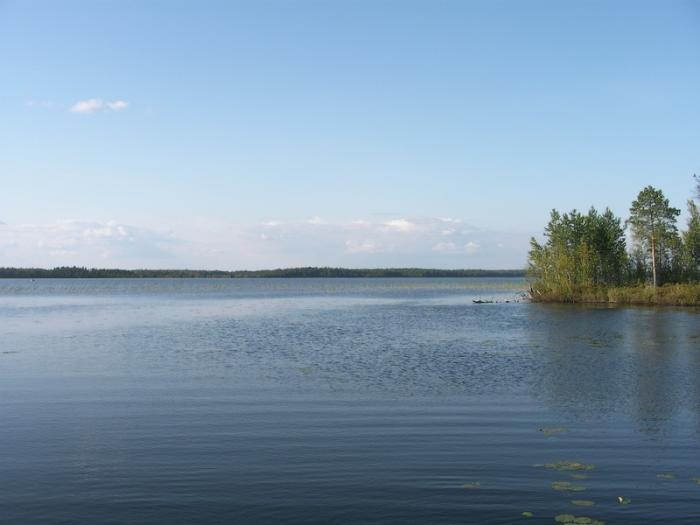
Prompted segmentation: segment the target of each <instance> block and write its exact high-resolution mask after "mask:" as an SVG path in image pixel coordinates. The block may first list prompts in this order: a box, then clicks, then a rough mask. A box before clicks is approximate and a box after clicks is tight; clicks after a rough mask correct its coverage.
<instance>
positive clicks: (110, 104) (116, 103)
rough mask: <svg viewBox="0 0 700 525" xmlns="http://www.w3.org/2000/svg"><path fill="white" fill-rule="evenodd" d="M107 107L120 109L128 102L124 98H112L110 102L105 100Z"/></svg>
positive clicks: (127, 105) (125, 106)
mask: <svg viewBox="0 0 700 525" xmlns="http://www.w3.org/2000/svg"><path fill="white" fill-rule="evenodd" d="M107 107H108V108H109V109H111V110H112V111H122V110H124V109H126V108H127V107H129V103H128V102H126V101H125V100H113V101H112V102H107Z"/></svg>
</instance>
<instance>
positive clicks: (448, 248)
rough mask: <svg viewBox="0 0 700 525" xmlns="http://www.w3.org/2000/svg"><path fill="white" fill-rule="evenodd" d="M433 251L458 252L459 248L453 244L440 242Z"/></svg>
mask: <svg viewBox="0 0 700 525" xmlns="http://www.w3.org/2000/svg"><path fill="white" fill-rule="evenodd" d="M432 250H433V251H435V252H456V251H458V250H459V248H458V247H457V245H456V244H455V243H453V242H439V243H437V244H436V245H434V246H433V248H432Z"/></svg>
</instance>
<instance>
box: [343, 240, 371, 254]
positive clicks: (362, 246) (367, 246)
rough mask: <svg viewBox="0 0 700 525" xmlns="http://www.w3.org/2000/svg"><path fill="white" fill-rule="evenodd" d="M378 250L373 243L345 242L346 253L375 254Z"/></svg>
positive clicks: (366, 241)
mask: <svg viewBox="0 0 700 525" xmlns="http://www.w3.org/2000/svg"><path fill="white" fill-rule="evenodd" d="M377 250H378V247H377V244H376V243H374V242H373V241H368V240H364V241H354V240H348V241H345V252H346V253H376V252H377Z"/></svg>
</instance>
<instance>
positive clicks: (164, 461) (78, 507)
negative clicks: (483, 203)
mask: <svg viewBox="0 0 700 525" xmlns="http://www.w3.org/2000/svg"><path fill="white" fill-rule="evenodd" d="M523 288H524V283H523V282H522V281H520V280H518V279H329V280H321V279H308V280H297V279H289V280H186V279H185V280H97V281H85V280H76V281H73V280H66V281H60V280H49V281H36V282H30V281H0V341H1V345H2V348H1V349H0V416H2V421H3V425H2V426H0V443H2V447H0V467H2V472H3V477H4V480H5V481H6V483H4V484H3V486H2V488H1V490H0V516H2V517H3V520H2V521H3V523H5V522H8V523H45V522H85V523H88V522H104V521H107V520H109V519H112V520H114V522H139V523H181V522H194V521H196V522H200V523H207V522H210V523H218V522H221V521H231V522H236V523H268V522H279V521H282V522H299V523H301V522H303V523H328V522H338V523H346V522H363V523H397V522H406V523H456V522H462V523H484V524H489V523H494V524H496V523H519V522H521V521H522V520H526V521H528V522H530V523H555V521H554V518H555V517H556V516H562V515H564V516H569V515H571V516H580V515H581V514H585V515H586V516H590V517H591V518H593V519H599V520H605V521H606V522H607V523H688V524H690V523H696V522H697V519H696V517H697V515H698V514H699V513H700V490H699V489H700V485H697V483H695V482H694V481H693V478H698V477H700V464H698V461H697V458H698V457H700V322H698V320H699V319H700V318H699V317H698V311H697V310H691V309H686V310H674V309H652V308H599V307H577V306H555V305H531V304H527V303H522V302H515V301H517V299H518V297H519V296H518V293H519V291H520V290H521V289H523ZM477 299H481V300H493V301H496V302H495V303H493V304H481V305H477V304H474V303H473V301H474V300H477ZM506 301H509V302H506ZM535 465H543V466H545V465H550V466H551V467H550V468H543V467H536V466H535ZM580 465H583V466H585V467H586V468H585V469H583V470H581V468H579V467H578V466H580ZM589 467H590V468H589ZM660 473H669V474H671V475H672V476H671V477H666V478H663V477H658V476H657V475H658V474H660ZM619 497H622V498H623V501H627V500H629V501H628V504H622V503H620V501H619ZM582 506H588V507H589V508H586V509H583V510H586V512H585V513H582V512H581V511H582ZM523 513H532V517H528V518H526V517H525V515H524V514H523Z"/></svg>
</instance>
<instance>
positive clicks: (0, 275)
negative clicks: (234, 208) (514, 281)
mask: <svg viewBox="0 0 700 525" xmlns="http://www.w3.org/2000/svg"><path fill="white" fill-rule="evenodd" d="M319 277H321V278H367V277H412V278H426V277H525V270H480V269H471V270H469V269H462V270H440V269H434V268H328V267H301V268H278V269H274V270H234V271H225V270H146V269H142V270H121V269H108V268H84V267H76V266H70V267H68V266H62V267H58V268H51V269H47V268H0V279H76V278H83V279H114V278H132V279H133V278H151V279H152V278H171V279H172V278H183V279H187V278H209V279H211V278H219V279H242V278H319Z"/></svg>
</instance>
